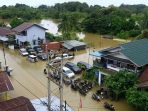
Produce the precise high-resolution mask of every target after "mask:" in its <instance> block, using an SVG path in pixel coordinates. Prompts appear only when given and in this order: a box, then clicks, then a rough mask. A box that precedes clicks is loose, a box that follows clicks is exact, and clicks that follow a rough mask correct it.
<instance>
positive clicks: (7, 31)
mask: <svg viewBox="0 0 148 111" xmlns="http://www.w3.org/2000/svg"><path fill="white" fill-rule="evenodd" d="M13 33H14V32H13V31H12V30H11V29H9V28H6V27H5V28H4V27H0V35H1V36H7V35H10V34H13Z"/></svg>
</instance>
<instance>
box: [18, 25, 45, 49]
mask: <svg viewBox="0 0 148 111" xmlns="http://www.w3.org/2000/svg"><path fill="white" fill-rule="evenodd" d="M38 38H40V39H43V40H44V41H43V42H45V30H44V29H42V28H40V27H38V26H35V25H34V26H32V27H30V28H29V29H27V36H23V35H16V40H17V39H18V41H19V44H20V41H21V42H25V41H28V42H29V43H30V45H31V46H32V47H33V46H34V44H33V40H36V44H35V45H38Z"/></svg>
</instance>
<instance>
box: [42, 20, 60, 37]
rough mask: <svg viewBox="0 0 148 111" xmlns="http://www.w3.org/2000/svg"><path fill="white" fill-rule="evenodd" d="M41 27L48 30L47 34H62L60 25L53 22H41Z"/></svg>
mask: <svg viewBox="0 0 148 111" xmlns="http://www.w3.org/2000/svg"><path fill="white" fill-rule="evenodd" d="M40 25H41V26H43V27H45V28H46V29H48V30H47V32H50V33H52V34H54V35H61V33H60V32H58V24H57V23H55V22H53V21H52V20H41V22H40Z"/></svg>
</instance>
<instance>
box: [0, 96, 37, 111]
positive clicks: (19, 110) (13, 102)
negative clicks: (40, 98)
mask: <svg viewBox="0 0 148 111" xmlns="http://www.w3.org/2000/svg"><path fill="white" fill-rule="evenodd" d="M0 111H36V110H35V108H34V107H33V105H32V103H31V102H30V100H29V99H28V98H26V97H23V96H21V97H17V98H14V99H10V100H7V101H3V102H0Z"/></svg>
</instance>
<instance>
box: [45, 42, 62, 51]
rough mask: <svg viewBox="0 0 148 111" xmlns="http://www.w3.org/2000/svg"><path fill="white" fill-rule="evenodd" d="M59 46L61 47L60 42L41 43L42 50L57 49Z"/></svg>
mask: <svg viewBox="0 0 148 111" xmlns="http://www.w3.org/2000/svg"><path fill="white" fill-rule="evenodd" d="M46 48H47V49H46ZM60 48H61V43H60V42H48V43H46V44H43V49H44V50H59V49H60Z"/></svg>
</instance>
